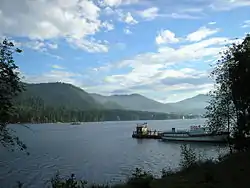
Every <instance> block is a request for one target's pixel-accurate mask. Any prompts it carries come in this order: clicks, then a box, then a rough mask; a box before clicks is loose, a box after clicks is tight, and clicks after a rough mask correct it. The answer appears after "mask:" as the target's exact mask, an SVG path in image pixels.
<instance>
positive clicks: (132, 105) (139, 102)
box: [91, 93, 175, 113]
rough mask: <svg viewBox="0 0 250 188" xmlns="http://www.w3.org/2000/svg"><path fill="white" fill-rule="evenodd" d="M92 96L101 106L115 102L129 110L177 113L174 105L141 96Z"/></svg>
mask: <svg viewBox="0 0 250 188" xmlns="http://www.w3.org/2000/svg"><path fill="white" fill-rule="evenodd" d="M91 96H92V97H93V98H94V99H95V100H96V101H98V102H99V103H101V104H105V103H107V102H113V103H116V104H117V105H118V106H120V107H122V108H124V109H128V110H139V111H151V112H165V113H168V112H172V111H175V109H174V107H173V106H172V105H169V104H163V103H160V102H157V101H154V100H152V99H149V98H147V97H144V96H142V95H139V94H131V95H111V96H102V95H99V94H95V93H93V94H91Z"/></svg>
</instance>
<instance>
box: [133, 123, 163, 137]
mask: <svg viewBox="0 0 250 188" xmlns="http://www.w3.org/2000/svg"><path fill="white" fill-rule="evenodd" d="M132 138H139V139H142V138H152V139H161V132H159V131H156V130H154V131H152V130H150V129H148V124H147V123H142V124H137V126H136V130H135V131H133V134H132Z"/></svg>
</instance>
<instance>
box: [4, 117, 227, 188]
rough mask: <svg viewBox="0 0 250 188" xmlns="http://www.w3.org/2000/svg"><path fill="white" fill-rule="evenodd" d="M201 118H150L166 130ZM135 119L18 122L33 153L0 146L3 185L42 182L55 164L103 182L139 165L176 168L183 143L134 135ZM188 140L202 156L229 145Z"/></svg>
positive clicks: (222, 150)
mask: <svg viewBox="0 0 250 188" xmlns="http://www.w3.org/2000/svg"><path fill="white" fill-rule="evenodd" d="M203 122H204V120H202V119H199V120H170V121H148V123H149V125H148V126H149V127H150V128H153V129H157V130H161V131H163V130H167V129H170V128H171V127H176V128H187V127H189V126H190V125H194V124H202V123H203ZM136 123H138V122H101V123H84V124H83V125H77V126H72V125H71V126H69V124H43V125H30V128H31V130H32V131H30V130H29V129H26V128H24V127H15V129H16V130H17V133H18V135H19V136H20V138H21V139H23V141H24V142H25V143H26V144H27V146H28V149H29V152H30V154H31V155H30V156H26V155H24V154H23V153H19V152H14V153H10V152H7V151H6V150H4V149H3V148H0V159H1V161H0V187H4V188H8V187H10V185H11V182H12V183H13V182H14V183H15V182H16V181H18V180H25V182H26V184H29V185H33V186H32V187H44V182H45V181H47V180H49V179H50V178H51V177H52V175H53V174H54V173H55V172H56V171H57V170H60V172H61V174H62V175H70V174H71V173H75V174H76V175H77V177H79V178H84V179H86V180H89V181H90V182H96V183H104V182H117V181H120V180H124V179H125V178H126V177H127V176H128V175H130V174H131V170H133V169H135V168H136V167H140V168H143V169H145V170H148V171H151V172H153V173H154V174H156V175H159V172H160V171H161V170H162V168H168V167H171V168H177V167H178V165H179V161H180V146H181V144H182V143H181V142H172V141H171V142H165V141H164V142H163V141H161V140H145V139H143V140H138V139H133V138H132V137H131V134H132V131H133V130H134V128H135V126H136ZM188 145H190V147H191V148H193V149H194V150H195V152H197V153H198V154H199V155H203V156H204V157H218V155H219V154H221V153H225V151H226V148H225V145H214V144H207V143H188ZM29 187H30V186H29Z"/></svg>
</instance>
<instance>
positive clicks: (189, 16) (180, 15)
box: [166, 13, 200, 19]
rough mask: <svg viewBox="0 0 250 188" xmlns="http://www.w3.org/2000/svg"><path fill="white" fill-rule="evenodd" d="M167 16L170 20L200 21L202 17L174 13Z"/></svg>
mask: <svg viewBox="0 0 250 188" xmlns="http://www.w3.org/2000/svg"><path fill="white" fill-rule="evenodd" d="M166 16H167V17H170V18H175V19H200V16H193V15H190V14H184V13H172V14H170V15H166Z"/></svg>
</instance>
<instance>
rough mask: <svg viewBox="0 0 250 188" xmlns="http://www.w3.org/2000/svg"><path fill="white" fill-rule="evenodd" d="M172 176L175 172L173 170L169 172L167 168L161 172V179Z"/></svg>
mask: <svg viewBox="0 0 250 188" xmlns="http://www.w3.org/2000/svg"><path fill="white" fill-rule="evenodd" d="M174 174H175V172H174V171H173V170H171V169H170V168H168V169H167V170H166V169H164V168H163V169H162V170H161V178H165V177H168V176H171V175H174Z"/></svg>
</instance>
